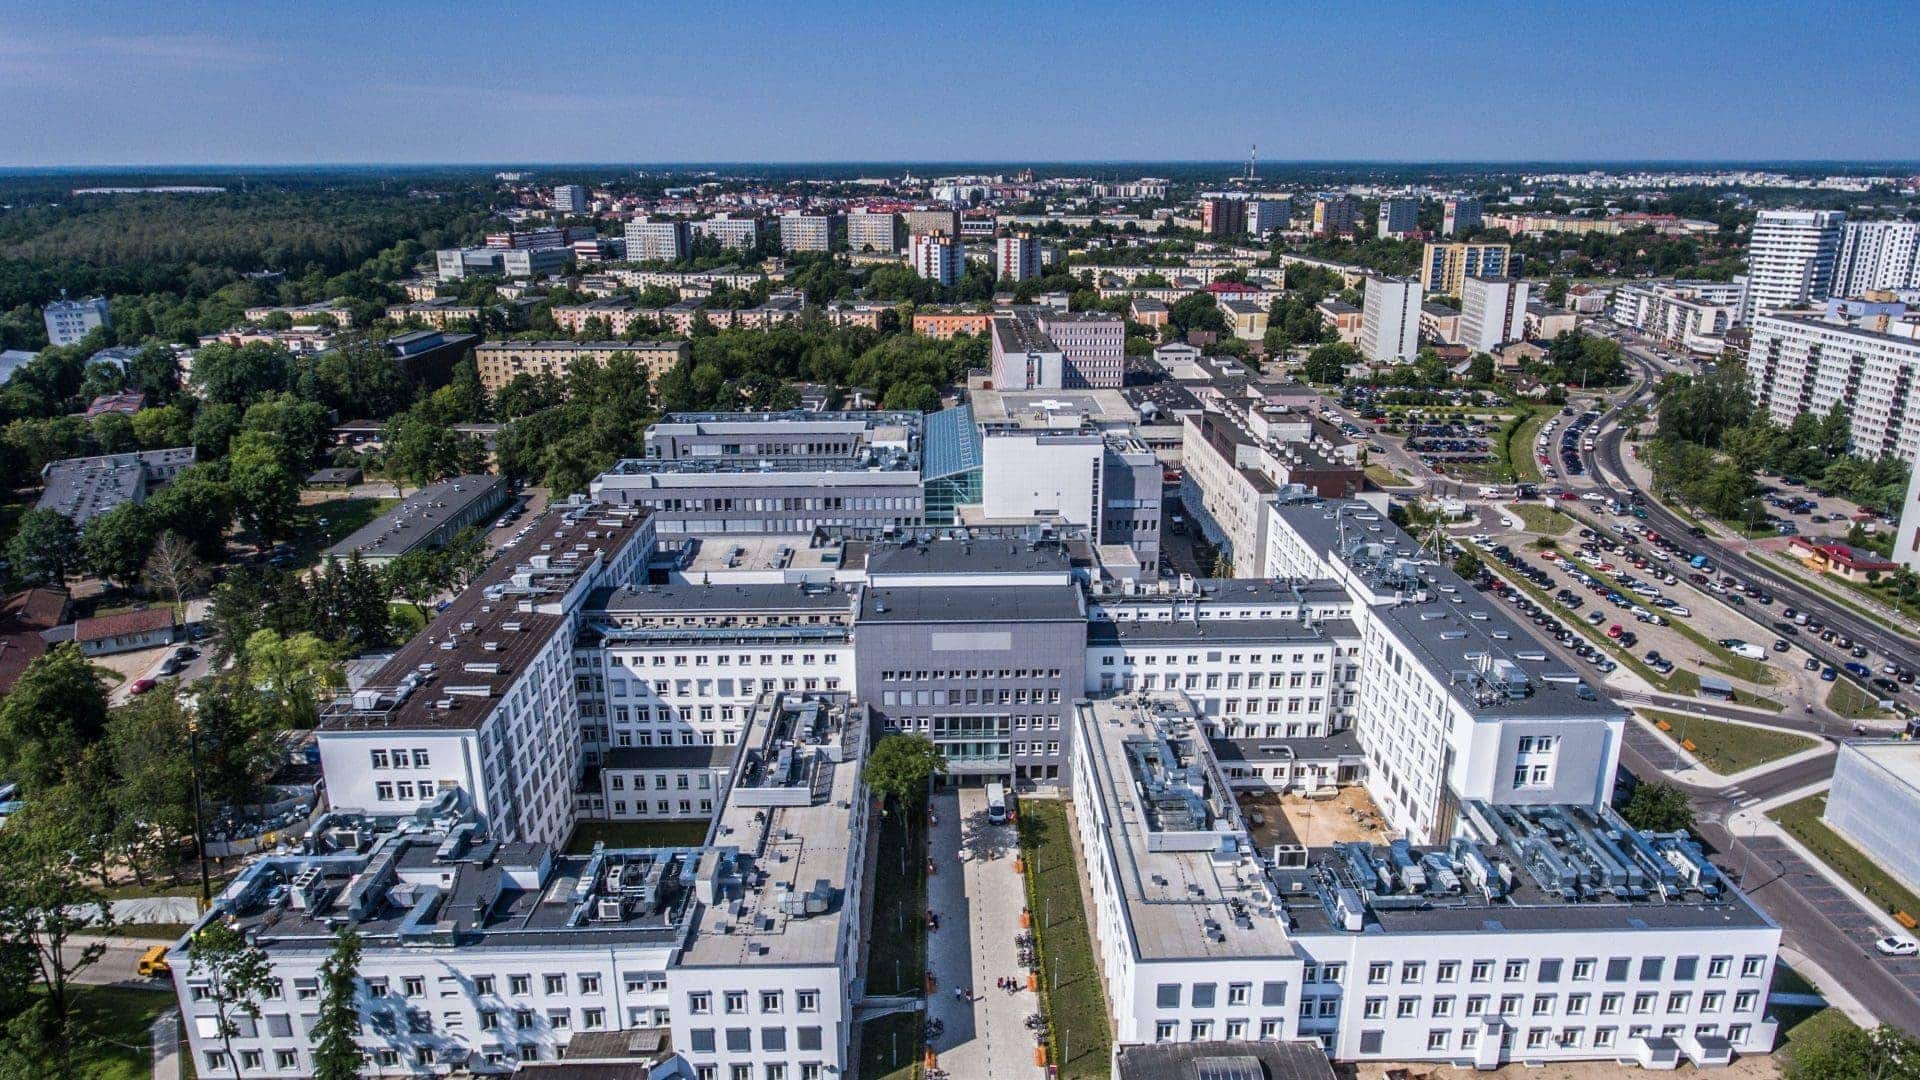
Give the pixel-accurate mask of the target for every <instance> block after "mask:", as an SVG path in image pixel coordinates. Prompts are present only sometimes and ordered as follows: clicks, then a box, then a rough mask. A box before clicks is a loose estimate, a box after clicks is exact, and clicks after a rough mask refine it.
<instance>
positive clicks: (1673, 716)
mask: <svg viewBox="0 0 1920 1080" xmlns="http://www.w3.org/2000/svg"><path fill="white" fill-rule="evenodd" d="M1640 715H1642V716H1644V717H1646V718H1647V719H1648V720H1651V721H1660V720H1664V721H1666V722H1667V724H1668V725H1669V726H1670V728H1671V729H1672V730H1670V731H1668V732H1667V734H1668V735H1671V736H1672V737H1673V740H1674V741H1675V742H1682V741H1689V742H1692V743H1693V749H1692V750H1691V751H1690V753H1692V754H1693V756H1694V757H1696V758H1698V759H1699V760H1700V764H1702V765H1705V766H1706V767H1707V768H1709V769H1712V770H1713V771H1714V772H1717V773H1719V774H1720V775H1722V776H1729V775H1732V774H1733V773H1737V772H1742V771H1745V770H1747V769H1751V768H1753V767H1754V766H1755V765H1764V764H1766V763H1767V762H1769V761H1778V760H1780V759H1781V758H1785V757H1791V756H1793V755H1794V754H1797V753H1799V752H1800V751H1802V750H1811V749H1812V748H1813V747H1815V746H1817V745H1819V743H1818V742H1816V741H1815V740H1814V739H1811V738H1809V737H1807V736H1805V735H1795V734H1793V733H1792V732H1786V731H1773V730H1769V729H1767V728H1758V727H1753V726H1751V725H1748V724H1735V723H1730V722H1728V721H1725V720H1710V719H1707V718H1706V717H1703V716H1688V715H1686V714H1685V713H1676V712H1666V711H1663V710H1660V709H1641V710H1640Z"/></svg>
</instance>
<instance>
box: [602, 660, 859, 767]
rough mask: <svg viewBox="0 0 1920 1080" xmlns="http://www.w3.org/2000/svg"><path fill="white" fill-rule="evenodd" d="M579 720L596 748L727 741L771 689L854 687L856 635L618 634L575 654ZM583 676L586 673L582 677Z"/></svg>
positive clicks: (736, 737)
mask: <svg viewBox="0 0 1920 1080" xmlns="http://www.w3.org/2000/svg"><path fill="white" fill-rule="evenodd" d="M574 671H575V681H576V684H578V685H585V686H587V687H589V689H586V690H583V691H582V692H581V695H580V700H581V706H582V708H581V715H580V724H581V726H582V728H583V730H584V732H585V736H584V737H585V740H586V745H587V746H588V747H589V748H591V749H593V750H596V751H597V750H603V749H610V748H620V747H628V746H731V745H733V744H734V743H736V742H737V741H739V738H740V733H741V731H743V730H744V729H745V728H746V724H747V721H748V720H749V719H750V718H751V717H752V715H753V704H754V701H755V700H756V699H758V698H759V696H760V695H761V694H763V693H765V692H767V691H769V690H785V691H790V692H807V691H847V692H852V691H853V690H854V664H853V644H852V642H850V641H839V642H836V641H833V640H823V641H819V642H808V643H804V644H802V643H797V642H794V643H781V644H778V645H763V644H756V643H754V642H752V641H746V640H739V641H728V640H726V639H725V638H720V639H716V641H715V642H714V644H712V645H710V646H698V645H694V644H691V643H688V642H686V641H685V640H684V639H673V640H672V643H671V644H660V645H650V644H647V643H645V642H644V641H641V640H638V639H635V638H618V639H615V640H613V641H610V642H608V643H607V644H605V645H597V646H593V647H590V648H583V649H581V650H579V651H578V652H576V654H575V656H574ZM582 680H584V682H582Z"/></svg>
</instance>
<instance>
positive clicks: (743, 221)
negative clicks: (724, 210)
mask: <svg viewBox="0 0 1920 1080" xmlns="http://www.w3.org/2000/svg"><path fill="white" fill-rule="evenodd" d="M760 225H761V221H760V219H759V218H757V217H752V216H735V215H733V214H719V215H717V216H715V217H711V218H708V219H706V220H705V221H696V222H693V223H692V226H691V227H692V229H693V235H695V236H709V237H712V238H713V239H715V240H717V241H719V242H720V246H721V247H726V248H733V249H734V250H736V251H752V250H753V249H754V246H755V245H757V244H759V243H760Z"/></svg>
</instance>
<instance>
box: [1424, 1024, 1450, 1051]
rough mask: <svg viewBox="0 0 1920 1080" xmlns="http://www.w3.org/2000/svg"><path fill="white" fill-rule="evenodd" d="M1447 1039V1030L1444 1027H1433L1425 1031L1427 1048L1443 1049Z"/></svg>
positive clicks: (1445, 1046)
mask: <svg viewBox="0 0 1920 1080" xmlns="http://www.w3.org/2000/svg"><path fill="white" fill-rule="evenodd" d="M1448 1039H1449V1032H1448V1031H1447V1029H1446V1028H1434V1029H1433V1030H1432V1031H1429V1032H1427V1049H1429V1050H1445V1049H1446V1048H1447V1041H1448Z"/></svg>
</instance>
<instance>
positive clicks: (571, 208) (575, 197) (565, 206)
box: [553, 184, 592, 214]
mask: <svg viewBox="0 0 1920 1080" xmlns="http://www.w3.org/2000/svg"><path fill="white" fill-rule="evenodd" d="M591 207H592V202H591V199H590V197H589V195H588V193H587V189H586V188H584V187H582V186H581V185H579V184H560V185H557V186H556V187H554V189H553V209H554V211H555V212H556V213H561V214H584V213H586V212H587V211H588V210H589V209H591Z"/></svg>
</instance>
